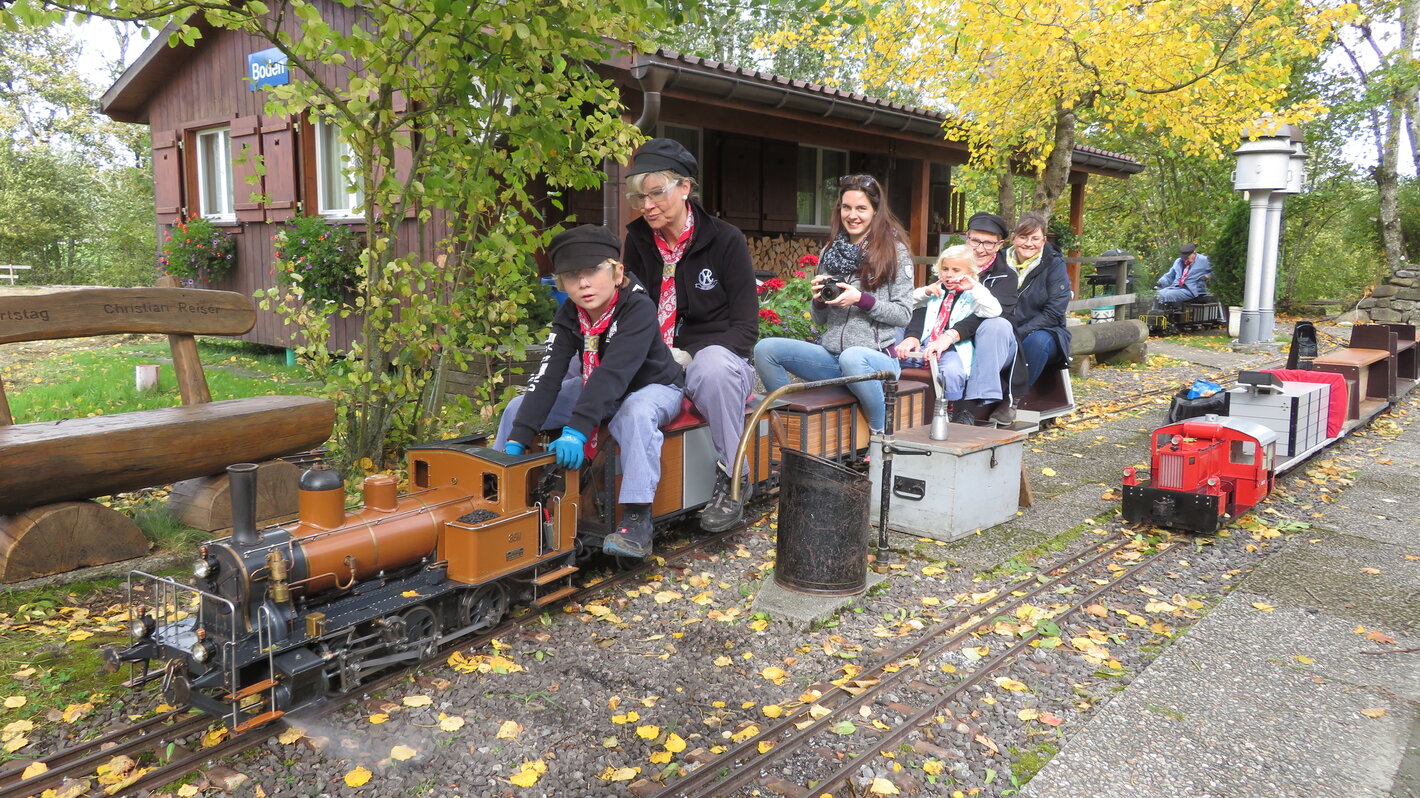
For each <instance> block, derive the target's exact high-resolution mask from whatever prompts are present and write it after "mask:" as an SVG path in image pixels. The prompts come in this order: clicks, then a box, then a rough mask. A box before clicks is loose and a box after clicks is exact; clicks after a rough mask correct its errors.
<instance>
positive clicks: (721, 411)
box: [622, 138, 759, 532]
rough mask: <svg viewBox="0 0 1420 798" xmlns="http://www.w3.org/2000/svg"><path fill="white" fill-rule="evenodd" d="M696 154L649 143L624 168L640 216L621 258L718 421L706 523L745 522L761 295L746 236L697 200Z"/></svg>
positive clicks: (710, 418)
mask: <svg viewBox="0 0 1420 798" xmlns="http://www.w3.org/2000/svg"><path fill="white" fill-rule="evenodd" d="M698 173H699V165H698V164H697V163H696V160H695V156H694V155H692V154H691V153H690V151H689V150H687V149H686V148H685V147H683V146H681V144H680V143H679V142H677V141H675V140H673V139H664V138H662V139H651V140H650V141H648V142H646V143H645V144H644V145H642V147H641V149H639V150H637V152H636V156H635V158H634V160H633V161H632V164H631V167H630V168H629V169H628V170H627V172H626V201H627V202H628V203H630V205H631V209H632V210H633V211H635V212H637V213H639V214H640V216H639V218H637V219H635V220H633V221H632V222H631V223H630V224H628V225H627V226H626V242H625V245H624V247H623V250H622V259H623V260H624V261H625V263H626V269H627V271H629V272H630V273H632V274H634V275H636V278H637V279H638V280H640V281H641V282H642V284H644V285H645V286H646V290H647V291H648V292H650V295H651V299H652V300H654V301H655V304H656V317H657V322H656V323H657V326H658V329H659V330H660V334H661V340H662V341H664V342H665V343H666V345H667V346H670V347H672V352H673V353H674V354H675V357H676V361H677V362H678V363H680V364H681V365H683V366H685V372H686V374H685V393H686V396H688V397H689V398H690V401H691V402H693V403H694V404H695V409H696V410H698V411H699V412H700V414H701V415H702V416H704V417H705V420H706V421H707V422H708V423H709V425H710V437H711V439H712V440H713V441H714V444H715V454H716V456H717V457H718V458H719V461H720V462H719V471H718V473H717V475H716V480H715V488H714V492H713V493H712V494H711V496H710V502H709V503H708V504H706V505H705V509H704V510H702V511H701V513H700V526H701V528H703V529H705V530H707V531H710V532H723V531H724V530H726V529H729V528H731V527H733V526H734V525H735V524H737V523H739V522H740V519H741V517H742V516H743V511H744V502H745V500H746V499H747V498H748V497H749V487H750V481H749V480H748V478H747V477H746V476H745V475H744V472H742V473H741V479H742V482H741V490H740V494H739V495H740V500H739V501H738V502H735V501H732V500H731V499H730V479H729V475H728V474H729V467H730V461H731V460H732V459H733V458H734V456H735V450H736V449H737V448H738V447H739V441H740V434H741V433H742V432H743V431H744V421H745V403H746V401H747V400H748V399H749V396H750V394H751V392H753V390H754V368H753V367H751V366H750V363H749V357H750V354H751V353H752V352H753V351H754V343H755V341H756V340H757V339H758V337H759V296H758V294H757V293H756V291H755V289H756V285H755V280H754V266H753V265H752V264H751V261H750V256H749V245H748V244H746V243H745V237H744V234H743V233H741V232H740V231H739V228H737V227H735V226H734V225H732V224H729V223H728V222H724V221H721V220H720V219H717V218H715V217H714V216H711V215H710V214H709V213H708V212H706V210H705V208H704V206H702V205H701V204H700V202H699V200H698V199H697V198H696V194H697V192H696V182H695V178H696V175H697V174H698Z"/></svg>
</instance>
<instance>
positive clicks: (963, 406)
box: [951, 399, 976, 427]
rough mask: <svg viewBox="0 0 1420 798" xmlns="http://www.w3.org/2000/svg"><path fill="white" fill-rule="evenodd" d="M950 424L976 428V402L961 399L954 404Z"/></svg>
mask: <svg viewBox="0 0 1420 798" xmlns="http://www.w3.org/2000/svg"><path fill="white" fill-rule="evenodd" d="M951 422H952V423H953V424H964V425H966V426H968V427H974V426H976V402H974V401H971V400H969V399H963V400H961V401H960V402H957V403H956V406H955V407H954V408H953V409H952V415H951Z"/></svg>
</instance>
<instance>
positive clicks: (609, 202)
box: [602, 55, 670, 236]
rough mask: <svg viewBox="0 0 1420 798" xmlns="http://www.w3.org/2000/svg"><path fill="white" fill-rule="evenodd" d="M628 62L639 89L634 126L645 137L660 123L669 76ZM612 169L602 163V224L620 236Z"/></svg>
mask: <svg viewBox="0 0 1420 798" xmlns="http://www.w3.org/2000/svg"><path fill="white" fill-rule="evenodd" d="M631 58H632V63H631V70H630V71H631V77H633V78H635V79H636V85H637V86H638V87H639V88H640V89H641V117H640V118H639V119H637V120H636V123H635V124H636V127H638V128H640V129H641V132H642V133H647V134H649V133H650V132H651V131H653V130H655V129H656V123H657V122H659V121H661V91H662V90H663V89H665V87H666V79H667V78H668V77H669V74H670V73H669V72H667V71H666V70H664V69H657V68H656V66H655V64H651V63H647V62H640V61H638V58H639V55H632V57H631ZM613 166H614V165H613V164H612V162H611V161H610V159H608V160H606V161H603V162H602V170H603V171H605V172H606V174H607V176H608V180H607V181H606V185H605V186H603V187H602V221H603V223H605V224H606V226H607V227H610V228H611V230H612V232H614V233H616V234H617V235H618V236H620V234H621V228H622V227H623V226H624V225H623V224H622V223H623V222H624V221H626V220H624V219H622V218H621V207H622V202H621V192H622V188H623V186H624V184H623V183H622V181H621V180H619V179H617V180H612V179H610V176H611V174H612V168H613ZM619 176H620V174H619V172H618V177H619Z"/></svg>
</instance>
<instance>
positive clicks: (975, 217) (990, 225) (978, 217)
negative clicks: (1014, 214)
mask: <svg viewBox="0 0 1420 798" xmlns="http://www.w3.org/2000/svg"><path fill="white" fill-rule="evenodd" d="M966 229H968V230H980V231H981V232H983V233H994V234H995V235H996V236H997V237H998V238H1001V239H1003V240H1004V239H1005V238H1006V234H1007V233H1009V232H1010V230H1009V229H1008V228H1007V227H1006V220H1005V219H1002V218H1001V217H999V216H997V215H996V214H994V213H984V212H983V213H973V214H972V215H971V218H970V219H968V220H967V222H966Z"/></svg>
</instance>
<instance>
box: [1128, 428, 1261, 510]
mask: <svg viewBox="0 0 1420 798" xmlns="http://www.w3.org/2000/svg"><path fill="white" fill-rule="evenodd" d="M1151 440H1152V441H1153V452H1152V457H1151V459H1150V468H1151V472H1150V473H1151V476H1152V477H1153V480H1152V482H1149V481H1141V479H1140V475H1139V474H1138V473H1137V472H1136V471H1135V469H1134V468H1132V467H1131V468H1126V469H1125V470H1124V497H1123V511H1124V520H1126V521H1128V522H1130V523H1135V524H1145V523H1147V524H1153V525H1155V526H1162V527H1169V528H1172V529H1184V530H1188V531H1191V532H1198V533H1202V534H1213V533H1215V532H1217V531H1218V528H1219V527H1220V526H1225V525H1226V524H1227V522H1228V521H1229V520H1231V519H1233V518H1236V517H1237V516H1238V515H1240V514H1242V513H1245V512H1247V511H1248V510H1249V509H1251V508H1252V506H1253V505H1255V504H1257V503H1258V502H1260V501H1262V500H1263V499H1265V498H1266V497H1267V494H1268V493H1270V492H1271V490H1272V478H1273V458H1274V448H1275V446H1276V443H1277V433H1275V432H1273V431H1272V430H1270V429H1268V428H1266V427H1264V426H1262V425H1261V424H1258V423H1256V422H1252V421H1246V420H1243V419H1237V418H1227V417H1221V416H1216V415H1209V416H1204V417H1202V418H1191V419H1186V420H1184V421H1181V422H1179V423H1177V424H1168V425H1165V426H1162V427H1159V428H1158V429H1156V430H1154V433H1153V436H1152V439H1151Z"/></svg>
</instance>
